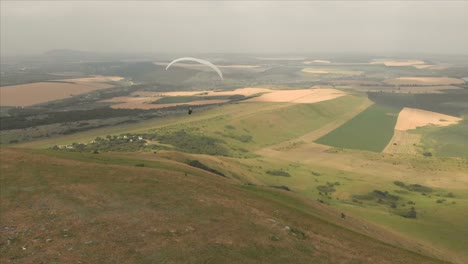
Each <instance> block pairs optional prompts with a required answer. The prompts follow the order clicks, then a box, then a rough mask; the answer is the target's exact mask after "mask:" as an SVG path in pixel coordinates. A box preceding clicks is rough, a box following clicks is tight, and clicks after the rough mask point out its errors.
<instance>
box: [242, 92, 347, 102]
mask: <svg viewBox="0 0 468 264" xmlns="http://www.w3.org/2000/svg"><path fill="white" fill-rule="evenodd" d="M343 95H346V94H345V93H344V92H342V91H339V90H336V89H310V90H283V91H281V90H277V91H271V92H268V93H264V94H262V95H260V96H258V97H255V98H252V99H249V100H247V101H250V102H288V103H316V102H321V101H326V100H331V99H335V98H337V97H340V96H343Z"/></svg>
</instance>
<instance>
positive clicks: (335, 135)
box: [315, 105, 399, 152]
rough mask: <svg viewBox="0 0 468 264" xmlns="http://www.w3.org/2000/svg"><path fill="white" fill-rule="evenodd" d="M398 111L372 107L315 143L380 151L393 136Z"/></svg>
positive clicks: (383, 107) (376, 106) (377, 106)
mask: <svg viewBox="0 0 468 264" xmlns="http://www.w3.org/2000/svg"><path fill="white" fill-rule="evenodd" d="M398 111H399V109H396V108H390V107H385V106H379V105H373V106H371V107H369V108H368V109H367V110H365V111H364V112H362V113H360V114H359V115H358V116H356V117H354V118H353V119H351V120H350V121H348V122H347V123H345V124H344V125H342V126H341V127H339V128H337V129H335V130H334V131H332V132H330V133H329V134H327V135H325V136H324V137H321V138H319V139H318V140H316V141H315V142H316V143H319V144H324V145H329V146H334V147H339V148H350V149H361V150H369V151H377V152H380V151H382V150H383V149H384V148H385V146H386V145H387V143H388V142H389V141H390V139H391V138H392V136H393V128H394V126H395V123H396V121H397V115H398Z"/></svg>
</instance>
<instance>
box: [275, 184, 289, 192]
mask: <svg viewBox="0 0 468 264" xmlns="http://www.w3.org/2000/svg"><path fill="white" fill-rule="evenodd" d="M271 187H272V188H276V189H280V190H285V191H288V192H289V191H291V189H289V187H288V186H285V185H272V186H271Z"/></svg>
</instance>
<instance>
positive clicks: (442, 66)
mask: <svg viewBox="0 0 468 264" xmlns="http://www.w3.org/2000/svg"><path fill="white" fill-rule="evenodd" d="M413 67H415V68H417V69H432V70H443V69H447V68H448V67H449V66H446V65H432V64H424V65H413Z"/></svg>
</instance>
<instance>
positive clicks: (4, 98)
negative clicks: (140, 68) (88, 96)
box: [0, 76, 122, 106]
mask: <svg viewBox="0 0 468 264" xmlns="http://www.w3.org/2000/svg"><path fill="white" fill-rule="evenodd" d="M120 79H122V77H117V76H95V77H89V78H77V79H64V80H58V81H63V82H69V83H63V82H62V83H61V82H38V83H29V84H20V85H11V86H3V87H0V95H1V96H0V105H1V106H30V105H34V104H39V103H44V102H47V101H53V100H58V99H64V98H68V97H71V96H73V95H77V94H83V93H87V92H91V91H94V90H98V89H106V88H110V87H112V85H111V84H108V83H105V82H110V81H118V80H120Z"/></svg>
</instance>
